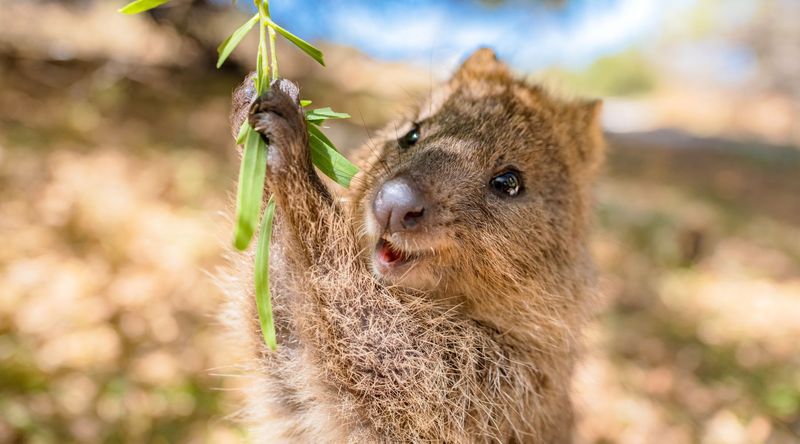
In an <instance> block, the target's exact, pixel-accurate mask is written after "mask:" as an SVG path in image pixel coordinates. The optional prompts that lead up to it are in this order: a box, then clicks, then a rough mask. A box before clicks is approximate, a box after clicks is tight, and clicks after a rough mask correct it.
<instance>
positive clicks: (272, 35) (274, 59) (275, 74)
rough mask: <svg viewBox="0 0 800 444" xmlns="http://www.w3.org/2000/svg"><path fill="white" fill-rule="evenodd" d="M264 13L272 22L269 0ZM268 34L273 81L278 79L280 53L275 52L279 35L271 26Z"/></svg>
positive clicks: (265, 3)
mask: <svg viewBox="0 0 800 444" xmlns="http://www.w3.org/2000/svg"><path fill="white" fill-rule="evenodd" d="M264 11H265V12H266V17H267V19H269V20H270V21H271V19H272V17H271V16H270V14H269V0H264ZM267 32H268V33H269V55H270V80H271V81H272V80H276V79H277V78H278V53H277V52H275V40H276V39H277V34H276V33H275V29H274V28H273V27H272V26H270V25H267Z"/></svg>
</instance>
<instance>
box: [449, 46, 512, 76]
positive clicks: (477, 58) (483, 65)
mask: <svg viewBox="0 0 800 444" xmlns="http://www.w3.org/2000/svg"><path fill="white" fill-rule="evenodd" d="M510 75H511V73H510V72H509V70H508V66H507V65H506V64H505V63H503V62H501V61H499V60H498V59H497V54H495V53H494V51H492V50H491V49H489V48H479V49H477V50H476V51H475V52H473V53H472V54H471V55H470V56H469V57H467V59H466V60H465V61H464V63H462V64H461V67H459V68H458V70H457V71H456V73H455V74H454V75H453V79H459V80H469V79H475V78H482V77H483V78H485V77H496V76H500V77H509V76H510Z"/></svg>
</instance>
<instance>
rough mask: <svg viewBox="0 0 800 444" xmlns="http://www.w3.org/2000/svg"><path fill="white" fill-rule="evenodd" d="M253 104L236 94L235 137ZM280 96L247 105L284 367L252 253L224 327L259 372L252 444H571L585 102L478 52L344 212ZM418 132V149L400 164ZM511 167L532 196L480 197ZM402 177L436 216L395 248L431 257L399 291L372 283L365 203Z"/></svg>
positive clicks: (584, 289)
mask: <svg viewBox="0 0 800 444" xmlns="http://www.w3.org/2000/svg"><path fill="white" fill-rule="evenodd" d="M251 97H252V92H250V93H249V95H248V93H242V91H241V90H240V91H239V92H238V93H237V94H235V95H234V111H233V119H232V120H233V121H232V123H233V126H234V131H236V129H238V126H239V124H241V122H242V121H243V119H244V118H245V114H246V113H245V112H244V111H242V110H243V109H246V107H247V105H249V103H250V101H252V98H251ZM296 98H297V91H296V88H294V87H293V85H292V84H290V83H289V82H285V81H283V82H281V83H280V84H279V85H275V86H273V89H272V91H271V92H269V93H268V94H266V95H264V96H262V97H260V98H259V99H258V100H256V102H255V104H254V105H253V107H252V109H251V112H250V114H249V116H250V122H251V124H253V125H254V127H256V128H257V129H258V130H259V131H261V132H262V133H263V134H265V136H267V137H268V139H269V142H270V148H269V171H268V179H267V185H266V187H267V190H268V191H271V192H273V193H275V197H276V200H277V213H276V227H275V232H274V235H273V244H272V253H271V262H272V266H271V273H270V276H271V280H272V282H271V285H272V287H271V288H272V296H273V306H274V313H275V318H276V323H277V328H278V343H279V348H278V351H277V352H274V353H273V352H270V351H269V350H268V349H267V348H266V346H265V345H264V344H263V342H262V339H261V333H260V331H259V323H258V319H257V314H256V310H255V304H254V296H253V293H252V287H253V286H252V284H251V282H252V262H253V261H252V256H248V257H247V259H246V260H244V261H241V263H237V264H236V266H235V271H234V273H232V274H230V276H229V278H228V279H229V285H228V287H229V291H230V293H231V294H234V295H235V296H236V297H235V298H234V299H235V301H234V304H233V305H232V310H231V312H230V314H229V317H230V320H231V324H232V325H233V326H234V327H235V328H236V329H237V330H238V331H239V332H241V333H243V336H242V340H246V341H248V343H249V345H250V347H251V349H252V352H253V355H254V357H255V359H254V360H253V363H252V367H251V368H250V369H249V371H250V372H251V374H252V375H254V384H253V387H252V390H251V391H250V392H249V393H248V398H249V403H250V404H249V407H248V408H247V412H248V415H249V421H250V422H251V424H252V425H253V432H252V436H253V437H254V438H255V439H256V441H258V442H270V443H272V442H314V443H316V442H503V443H511V442H517V443H522V442H526V443H527V442H531V443H560V442H570V441H571V440H572V438H571V436H572V423H573V413H572V406H571V403H570V397H569V388H570V380H571V374H572V371H573V365H574V362H575V359H576V356H577V354H578V349H579V338H580V330H581V327H582V325H583V323H584V320H585V318H586V312H587V306H588V305H589V304H590V302H591V293H592V280H593V277H592V266H591V260H590V257H589V254H588V250H587V245H586V240H587V226H588V223H587V219H588V215H589V197H588V188H589V185H590V184H591V181H592V178H593V176H594V173H595V171H596V169H597V167H598V165H599V163H600V161H601V159H602V155H603V143H602V139H601V133H600V128H599V122H598V115H599V106H598V103H597V102H578V101H575V102H573V101H564V100H559V99H557V98H554V97H551V96H550V95H549V94H548V93H546V92H545V91H544V90H542V89H541V88H539V87H536V86H529V85H526V84H524V83H523V82H521V81H518V80H516V79H514V78H513V77H512V76H511V75H510V74H509V72H508V70H507V69H506V67H505V66H504V65H503V64H501V63H500V62H498V61H497V60H496V59H495V56H494V54H493V53H492V52H491V51H489V50H486V49H482V50H479V51H477V52H476V53H475V54H473V55H472V56H471V57H470V58H469V59H468V60H467V61H466V62H465V63H464V65H463V66H462V67H461V68H460V69H459V70H458V72H457V73H456V74H455V75H454V76H453V78H452V79H451V80H450V81H449V82H448V83H447V84H445V85H444V86H442V87H441V89H440V90H439V91H437V92H436V93H434V94H433V95H432V97H431V102H430V103H426V104H423V106H421V107H420V108H419V112H418V113H417V114H416V115H415V116H413V117H414V119H411V120H407V121H403V122H398V123H396V124H392V125H389V126H388V127H387V130H386V131H385V133H384V137H383V140H384V142H381V143H379V144H378V145H377V147H372V150H370V148H368V147H365V148H364V152H365V153H368V154H369V156H364V157H368V158H367V159H366V161H365V162H363V165H361V167H362V170H361V173H360V174H359V176H357V178H356V179H355V180H354V183H353V186H352V187H351V190H350V191H349V194H348V195H347V196H346V198H345V199H334V198H332V195H331V193H330V192H329V191H328V190H327V188H326V187H325V186H324V185H323V184H322V182H321V181H320V180H319V178H318V177H317V175H316V173H315V172H314V169H313V167H312V166H311V162H310V158H309V154H308V153H309V152H308V147H307V136H306V130H305V122H304V120H303V118H302V110H301V109H300V107H299V106H298V105H297V102H296ZM412 121H417V122H421V127H422V137H421V139H420V141H419V143H417V144H416V145H415V146H414V147H412V148H411V149H409V150H407V151H401V150H399V149H398V147H397V143H396V139H397V137H399V136H400V135H402V134H404V133H405V131H407V129H408V128H409V126H410V125H411V122H412ZM506 166H513V167H515V168H516V169H518V170H519V171H520V172H521V173H522V175H523V181H524V184H525V191H524V193H523V194H522V195H520V196H518V197H516V198H514V199H503V198H500V197H498V196H497V195H495V194H492V193H491V192H490V190H489V189H488V187H487V183H488V181H489V180H490V178H491V177H492V175H493V174H495V173H497V171H498V170H502V168H504V167H506ZM398 175H404V176H406V177H409V178H411V179H413V180H414V182H415V183H416V184H418V185H419V187H420V188H421V189H422V190H424V192H425V193H426V194H427V196H428V197H429V199H431V200H432V201H434V202H436V208H435V213H434V214H433V216H432V217H433V218H434V219H433V220H434V222H433V225H432V226H431V229H430V230H427V231H426V232H424V233H422V234H420V235H418V236H413V237H407V238H405V237H404V238H395V239H393V241H396V242H399V243H401V244H402V245H403V247H404V248H407V249H409V250H411V251H430V252H431V254H430V255H429V256H428V257H427V258H426V260H425V261H423V262H421V263H419V264H417V266H416V268H414V269H413V270H412V272H411V273H409V275H408V276H400V277H398V278H396V279H394V280H387V279H382V278H381V277H380V276H376V275H375V274H374V273H373V272H372V271H371V266H370V254H371V252H372V249H373V248H374V245H375V242H376V241H377V236H379V235H380V233H377V231H379V230H375V227H372V226H371V224H372V223H371V222H370V221H371V219H370V205H371V202H372V199H373V197H374V194H375V192H376V190H377V189H378V187H380V185H381V184H382V183H383V182H384V181H385V180H387V179H390V178H393V177H396V176H398Z"/></svg>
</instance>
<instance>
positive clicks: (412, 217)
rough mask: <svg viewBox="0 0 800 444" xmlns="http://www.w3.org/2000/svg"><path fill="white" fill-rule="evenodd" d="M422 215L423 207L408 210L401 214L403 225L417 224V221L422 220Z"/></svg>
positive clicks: (409, 226)
mask: <svg viewBox="0 0 800 444" xmlns="http://www.w3.org/2000/svg"><path fill="white" fill-rule="evenodd" d="M424 215H425V208H420V209H419V210H417V211H409V212H408V213H406V214H405V215H404V216H403V226H404V227H405V228H412V227H414V226H415V225H417V223H419V221H421V220H422V216H424Z"/></svg>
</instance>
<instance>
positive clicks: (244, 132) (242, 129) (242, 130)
mask: <svg viewBox="0 0 800 444" xmlns="http://www.w3.org/2000/svg"><path fill="white" fill-rule="evenodd" d="M249 128H250V124H249V123H248V122H247V119H245V121H244V122H242V126H240V127H239V134H238V135H237V136H236V144H237V145H241V144H243V143H244V140H245V138H246V137H247V130H248V129H249Z"/></svg>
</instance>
